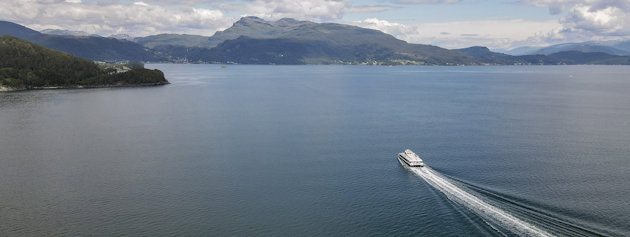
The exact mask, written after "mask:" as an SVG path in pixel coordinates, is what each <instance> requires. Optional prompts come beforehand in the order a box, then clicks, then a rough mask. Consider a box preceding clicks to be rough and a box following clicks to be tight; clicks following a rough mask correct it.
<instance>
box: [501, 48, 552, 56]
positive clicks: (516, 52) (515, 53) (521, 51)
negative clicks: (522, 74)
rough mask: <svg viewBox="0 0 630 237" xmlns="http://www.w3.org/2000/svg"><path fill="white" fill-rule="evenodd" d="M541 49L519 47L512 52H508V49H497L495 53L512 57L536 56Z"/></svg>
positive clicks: (511, 50)
mask: <svg viewBox="0 0 630 237" xmlns="http://www.w3.org/2000/svg"><path fill="white" fill-rule="evenodd" d="M539 49H541V47H532V46H523V47H518V48H514V49H510V50H507V49H496V50H495V51H497V52H499V53H504V54H508V55H512V56H521V55H531V54H534V53H535V52H536V51H538V50H539Z"/></svg>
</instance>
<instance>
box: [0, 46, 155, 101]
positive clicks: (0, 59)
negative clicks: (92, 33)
mask: <svg viewBox="0 0 630 237" xmlns="http://www.w3.org/2000/svg"><path fill="white" fill-rule="evenodd" d="M167 83H168V81H166V79H165V78H164V74H163V73H162V72H161V71H159V70H149V69H144V68H141V67H135V68H133V69H131V70H129V71H126V72H121V73H117V72H116V70H115V69H113V68H108V67H105V66H102V65H98V64H96V63H94V62H92V61H89V60H86V59H82V58H78V57H75V56H72V55H70V54H66V53H63V52H59V51H55V50H52V49H49V48H46V47H43V46H39V45H36V44H33V43H30V42H28V41H25V40H22V39H19V38H15V37H11V36H2V37H0V86H3V87H8V88H12V89H37V88H46V87H63V88H78V87H101V86H133V85H149V84H154V85H157V84H167Z"/></svg>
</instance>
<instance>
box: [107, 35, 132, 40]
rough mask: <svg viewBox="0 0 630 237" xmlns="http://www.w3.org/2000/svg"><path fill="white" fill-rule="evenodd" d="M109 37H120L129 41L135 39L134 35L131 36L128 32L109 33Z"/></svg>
mask: <svg viewBox="0 0 630 237" xmlns="http://www.w3.org/2000/svg"><path fill="white" fill-rule="evenodd" d="M108 37H109V38H114V39H119V40H127V41H133V37H131V36H130V35H128V34H113V35H109V36H108Z"/></svg>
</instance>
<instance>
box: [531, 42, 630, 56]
mask: <svg viewBox="0 0 630 237" xmlns="http://www.w3.org/2000/svg"><path fill="white" fill-rule="evenodd" d="M567 51H578V52H583V53H607V54H610V55H630V52H628V51H624V50H621V49H618V48H616V47H612V46H606V45H601V44H599V43H596V42H583V43H566V44H556V45H552V46H548V47H544V48H541V49H539V50H537V51H535V52H534V53H533V54H544V55H550V54H554V53H559V52H567Z"/></svg>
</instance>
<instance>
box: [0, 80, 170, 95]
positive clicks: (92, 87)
mask: <svg viewBox="0 0 630 237" xmlns="http://www.w3.org/2000/svg"><path fill="white" fill-rule="evenodd" d="M168 84H171V83H170V82H168V81H166V82H155V83H141V84H120V85H117V84H112V85H88V86H45V87H33V88H12V87H5V86H0V92H15V91H32V90H61V89H98V88H117V87H148V86H164V85H168Z"/></svg>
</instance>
